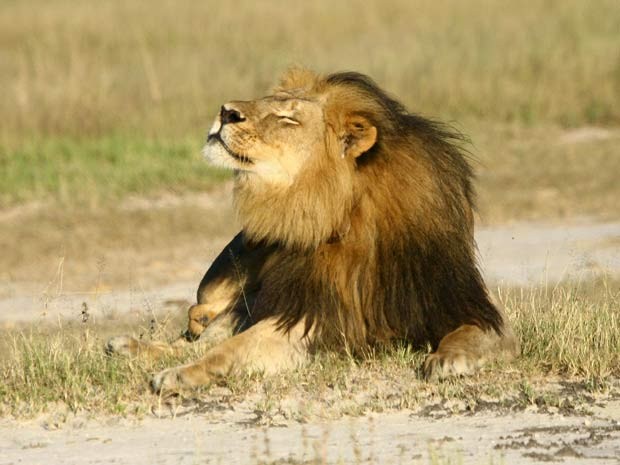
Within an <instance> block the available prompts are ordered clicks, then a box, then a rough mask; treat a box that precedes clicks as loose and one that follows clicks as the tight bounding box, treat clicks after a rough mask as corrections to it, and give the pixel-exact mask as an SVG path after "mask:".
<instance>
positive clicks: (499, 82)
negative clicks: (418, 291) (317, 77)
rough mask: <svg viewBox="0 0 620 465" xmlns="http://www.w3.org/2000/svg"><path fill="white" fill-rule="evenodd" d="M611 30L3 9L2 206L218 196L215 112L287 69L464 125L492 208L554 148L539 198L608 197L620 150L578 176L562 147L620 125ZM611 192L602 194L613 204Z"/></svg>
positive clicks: (550, 7)
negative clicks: (206, 140)
mask: <svg viewBox="0 0 620 465" xmlns="http://www.w3.org/2000/svg"><path fill="white" fill-rule="evenodd" d="M619 31H620V6H619V4H618V2H617V0H595V1H587V2H586V1H582V0H556V1H553V0H528V1H523V2H504V1H500V0H470V1H467V2H462V1H438V0H432V1H430V0H418V1H405V0H389V1H385V0H382V1H375V0H364V1H361V0H359V1H357V0H353V1H342V2H340V1H328V0H315V1H308V2H306V1H299V2H286V1H280V0H263V1H258V2H257V1H244V0H241V1H234V2H223V1H213V0H209V1H201V2H190V1H173V0H132V1H123V0H107V1H105V2H101V1H95V0H81V1H62V0H3V1H2V3H1V4H0V47H1V51H2V53H1V54H0V119H1V121H2V123H1V124H0V207H7V206H15V205H16V204H20V203H23V202H26V201H33V200H34V201H38V200H45V201H50V200H53V201H60V202H61V203H64V204H65V205H67V204H68V205H72V204H76V203H81V202H86V203H90V204H92V205H97V204H99V203H101V202H103V203H105V202H106V201H109V200H116V199H118V198H121V197H123V196H124V195H126V194H128V193H131V194H150V193H153V192H158V191H161V190H166V189H172V190H174V191H175V192H185V191H188V190H189V191H191V190H201V189H205V188H208V187H209V186H212V185H213V183H214V182H217V181H218V180H221V179H222V178H223V177H225V176H226V175H225V174H223V173H220V172H215V171H213V170H212V169H210V168H209V167H208V166H207V165H206V163H204V162H203V161H202V160H201V158H200V154H199V151H200V146H201V143H202V139H203V137H204V134H205V131H206V130H207V129H208V127H209V126H210V122H211V118H212V117H213V116H214V114H215V113H216V112H217V109H218V108H219V105H220V104H221V103H222V102H225V101H227V100H230V99H244V98H254V97H256V96H260V95H264V94H265V93H266V92H267V91H268V89H269V87H270V86H271V85H272V84H273V83H274V81H275V80H276V78H277V75H278V74H279V73H280V72H281V71H282V70H284V69H285V68H286V67H287V66H288V65H290V64H301V65H306V66H309V67H311V68H314V69H316V70H318V71H321V72H332V71H337V70H357V71H361V72H364V73H368V74H369V75H371V76H372V77H373V78H374V79H375V80H377V81H378V82H379V83H380V85H382V86H383V87H384V88H386V89H388V90H389V91H390V92H391V93H393V94H394V95H396V96H398V97H399V98H400V99H401V100H402V101H403V102H404V103H405V104H406V105H407V106H408V108H409V109H410V110H412V111H415V112H419V113H421V114H423V115H427V116H431V117H436V118H440V119H444V120H448V121H452V122H458V126H457V127H458V128H459V129H461V130H463V131H464V132H466V133H469V134H470V135H471V136H472V139H473V141H474V150H473V152H474V153H475V154H476V155H478V156H480V158H482V161H483V162H484V165H483V169H482V173H481V192H482V194H483V197H484V196H485V195H487V193H488V194H489V195H492V194H493V193H494V192H495V191H494V189H495V187H494V186H497V189H500V190H501V188H502V187H503V186H510V184H511V182H510V179H508V181H507V179H506V178H510V177H511V176H512V177H513V178H514V177H519V175H516V174H514V173H512V174H511V172H510V171H507V169H506V168H505V166H506V165H510V166H511V167H513V168H514V167H517V166H518V167H520V168H517V169H522V170H523V171H522V172H521V174H523V173H525V174H527V173H528V166H530V167H531V168H532V169H531V171H532V174H533V175H534V178H536V172H537V170H538V171H539V170H540V167H541V163H542V164H543V165H545V162H544V161H541V160H543V159H544V156H545V154H547V153H550V154H551V155H550V156H549V163H550V165H549V166H550V170H549V171H550V174H549V175H548V177H551V178H552V182H548V181H544V182H542V183H541V186H542V187H541V189H543V190H544V189H545V188H546V187H548V186H547V184H551V187H552V188H553V189H555V191H557V190H558V189H559V190H560V191H561V186H562V185H563V182H564V181H565V180H566V179H567V178H568V179H571V177H573V178H575V177H579V176H583V175H584V173H585V174H589V173H590V172H592V173H596V175H597V176H601V178H600V179H599V180H600V183H602V184H603V185H606V186H608V185H611V184H613V179H614V177H613V176H612V174H611V173H613V170H615V169H616V168H618V169H620V165H619V164H618V163H619V162H618V161H616V160H615V158H617V157H611V156H610V151H613V148H612V146H615V145H616V143H617V141H615V140H614V141H613V144H612V143H611V142H609V141H607V142H605V143H604V144H603V147H602V148H599V147H598V146H597V147H594V148H592V147H589V148H587V151H588V152H591V153H594V155H593V156H592V158H591V157H582V158H584V160H583V162H584V163H585V165H584V166H586V167H585V168H584V166H581V165H579V163H578V164H577V165H575V164H567V163H565V161H564V160H558V159H557V158H558V157H557V152H558V151H561V152H562V153H564V152H566V150H564V149H562V150H560V149H558V148H557V147H556V146H555V145H554V143H555V140H556V136H557V137H560V135H561V130H563V129H567V128H575V127H583V126H606V127H612V126H616V125H618V124H619V123H620V32H619ZM530 128H543V130H537V131H534V132H531V131H530ZM549 134H551V136H549ZM513 139H518V140H520V141H524V142H528V141H531V140H534V143H533V144H529V145H528V144H527V143H525V145H518V144H517V145H518V147H517V148H512V149H511V148H510V141H511V140H513ZM506 141H508V142H506ZM545 144H546V145H545ZM532 146H534V147H532ZM541 147H544V149H542V150H541ZM491 152H493V153H491ZM531 152H533V154H531ZM489 153H490V154H491V155H490V156H487V154H489ZM541 157H542V158H541ZM612 158H614V160H612ZM524 161H525V162H524ZM484 167H486V168H488V169H489V172H491V173H498V176H497V177H490V178H486V177H485V174H484ZM554 176H555V177H556V180H555V181H553V177H554ZM515 182H517V184H519V181H515ZM533 182H536V181H535V180H534V181H533ZM600 183H596V186H598V185H599V184H600ZM519 186H520V185H519ZM582 187H583V186H582ZM583 189H586V190H587V189H588V186H587V185H586V186H585V187H583ZM583 189H582V190H583ZM596 189H599V190H601V189H602V188H598V187H595V191H596ZM609 189H610V188H609V187H605V192H596V194H597V195H599V196H602V198H603V200H602V202H603V203H604V204H605V205H607V204H609V205H608V206H609V208H613V206H614V204H615V200H613V199H614V198H616V193H617V192H616V191H614V189H613V188H611V189H612V190H611V191H610V190H609ZM560 193H561V192H560ZM567 195H568V198H567V202H566V203H567V205H570V204H572V203H573V202H572V201H573V200H575V201H577V200H578V199H582V198H583V194H582V193H579V186H577V193H575V194H571V193H570V192H569V193H568V194H567ZM571 195H574V199H573V198H572V197H571ZM500 197H501V195H500ZM543 197H544V195H543ZM560 197H561V196H560ZM606 197H609V200H604V199H605V198H606ZM597 198H598V197H597ZM483 201H484V198H483ZM534 201H535V200H534ZM483 203H484V202H483ZM592 203H597V204H598V201H596V202H594V201H592ZM502 208H504V207H503V206H502ZM515 208H517V209H518V208H521V209H526V208H528V204H527V202H526V203H522V204H519V205H517V206H515ZM567 208H568V207H567ZM592 208H594V206H592ZM543 210H544V208H543ZM588 212H589V210H588V208H585V213H588ZM577 213H583V212H581V211H578V212H577Z"/></svg>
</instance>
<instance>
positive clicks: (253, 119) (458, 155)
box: [108, 70, 518, 392]
mask: <svg viewBox="0 0 620 465" xmlns="http://www.w3.org/2000/svg"><path fill="white" fill-rule="evenodd" d="M461 139H462V137H461V136H460V135H459V134H457V133H455V132H452V131H451V130H450V129H448V128H446V127H445V126H443V125H442V124H439V123H436V122H433V121H429V120H427V119H424V118H421V117H420V116H417V115H414V114H411V113H409V112H407V110H406V109H405V108H404V107H403V106H402V105H401V104H400V103H398V102H397V101H395V100H394V99H392V98H391V97H390V96H389V95H387V94H386V93H385V92H384V91H382V90H381V89H380V88H379V87H378V86H377V85H376V84H375V83H374V82H373V81H372V80H371V79H369V78H368V77H366V76H364V75H361V74H358V73H351V72H347V73H337V74H332V75H329V76H327V77H322V76H318V75H316V74H313V73H311V72H310V71H305V70H291V71H289V72H288V73H287V74H286V75H285V76H284V78H283V79H282V81H281V84H280V86H279V87H278V88H276V89H275V91H274V93H273V95H271V96H268V97H265V98H261V99H259V100H254V101H248V102H241V101H235V102H230V103H227V104H225V105H224V106H222V108H221V111H220V114H219V115H218V116H217V118H216V120H215V123H214V124H213V127H212V128H211V130H210V131H209V136H208V141H207V145H206V147H205V149H204V153H205V155H206V157H207V158H208V159H209V160H210V161H211V162H212V163H214V164H215V165H218V166H224V167H228V168H231V169H233V170H234V173H235V188H234V204H235V208H236V211H237V213H238V216H239V219H240V221H241V223H242V225H243V229H242V231H241V232H240V233H239V234H238V235H237V236H236V237H235V238H234V239H233V240H232V241H231V242H230V244H228V245H227V246H226V248H225V249H224V250H223V251H222V253H221V254H220V255H219V257H217V259H216V260H215V262H214V263H213V265H212V266H211V268H210V269H209V270H208V271H207V273H206V274H205V276H204V278H203V279H202V282H201V283H200V287H199V289H198V303H197V305H194V306H192V307H191V308H190V310H189V326H188V329H187V332H186V333H185V335H184V337H185V339H187V340H196V339H198V338H199V337H200V339H202V340H212V341H213V340H218V341H219V343H217V344H215V345H214V347H213V348H211V349H210V350H208V351H207V352H206V355H205V356H204V357H203V358H202V359H201V360H198V361H197V362H194V363H189V364H187V365H183V366H179V367H175V368H171V369H168V370H165V371H163V372H161V373H159V374H157V375H156V376H155V377H154V378H153V380H152V387H153V389H154V390H155V391H156V392H160V391H169V390H178V389H180V388H183V387H190V386H198V385H202V384H205V383H209V382H210V381H211V380H213V379H215V378H217V377H220V376H222V375H226V374H229V373H234V372H237V371H239V370H261V371H264V372H268V373H274V372H278V371H280V370H284V369H289V368H293V367H296V366H298V365H299V364H301V363H303V362H304V361H305V360H306V359H307V358H308V355H309V354H311V353H312V352H313V351H315V350H317V349H319V348H331V349H336V350H347V351H350V352H353V353H360V352H362V351H364V350H365V349H366V348H368V347H371V346H377V345H381V344H385V343H388V342H390V341H393V340H405V341H408V342H409V343H411V344H412V345H414V346H416V347H425V346H426V345H427V344H430V345H431V347H432V349H433V353H431V354H430V355H429V356H428V357H427V359H426V361H425V363H424V374H425V376H426V377H429V378H432V377H443V376H448V375H459V374H465V373H469V372H471V371H472V370H474V369H475V368H476V367H478V366H479V365H480V364H481V363H482V362H483V361H484V360H485V359H488V358H489V357H496V356H499V355H504V356H508V357H511V356H513V355H514V354H516V352H517V351H518V345H517V342H516V340H515V338H514V336H513V335H512V332H511V330H510V328H509V326H508V323H507V322H506V320H505V319H504V317H503V315H502V313H501V312H500V311H499V310H498V309H497V307H495V305H493V304H492V303H491V301H490V299H489V296H488V293H487V290H486V288H485V285H484V283H483V280H482V278H481V275H480V272H479V271H478V269H477V266H476V258H475V253H476V252H475V243H474V236H473V196H474V195H473V190H472V185H471V183H472V170H471V168H470V166H469V164H468V163H467V160H466V158H465V156H464V155H463V152H462V151H461V149H460V148H459V144H458V143H459V142H461ZM176 345H178V343H177V344H175V345H173V346H169V345H165V344H161V343H158V344H145V343H141V342H139V341H137V340H135V339H132V338H128V337H120V338H114V339H112V340H111V341H110V342H109V343H108V350H109V351H111V352H125V353H136V352H138V351H141V350H143V351H147V352H152V353H156V352H158V351H159V352H161V351H167V350H172V349H171V347H174V346H176Z"/></svg>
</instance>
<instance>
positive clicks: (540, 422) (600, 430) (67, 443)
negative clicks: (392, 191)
mask: <svg viewBox="0 0 620 465" xmlns="http://www.w3.org/2000/svg"><path fill="white" fill-rule="evenodd" d="M477 241H478V245H479V251H480V261H481V265H482V268H483V272H484V274H485V276H486V278H487V280H488V281H489V283H490V284H491V285H531V284H541V283H545V282H548V283H552V282H555V281H558V280H564V279H589V278H591V277H592V276H593V275H597V274H601V273H607V274H618V273H620V223H604V224H602V223H589V222H587V221H585V220H584V221H577V222H573V223H572V224H570V225H554V224H540V223H537V224H529V223H527V224H526V223H518V224H514V225H509V226H501V227H494V228H489V229H481V230H479V231H478V233H477ZM196 285H197V282H196V281H191V282H190V281H187V280H184V281H180V282H176V283H172V284H169V285H166V286H159V287H156V288H136V287H134V288H130V289H122V288H115V289H108V290H106V289H102V290H97V291H95V292H92V291H89V292H80V291H79V290H78V291H73V292H69V291H67V290H66V289H63V288H62V287H61V286H59V287H58V288H57V289H56V290H55V291H54V292H46V293H41V290H40V287H37V286H32V287H30V288H28V287H22V288H20V289H18V290H14V291H13V292H9V293H5V295H6V296H8V297H5V298H3V299H2V300H0V324H1V325H3V326H5V327H6V326H10V325H12V324H14V323H16V322H35V321H41V320H43V321H48V322H49V321H55V320H56V319H59V318H60V319H62V318H78V317H79V315H80V313H81V311H82V309H83V308H84V304H86V305H87V307H88V309H89V312H90V313H91V314H93V315H95V316H96V317H99V318H112V319H113V318H114V317H115V316H117V315H119V314H125V313H131V312H144V311H145V310H146V311H150V310H152V309H159V310H161V309H163V308H165V307H166V305H169V306H174V305H176V308H178V305H179V302H180V301H188V302H191V301H192V300H193V299H194V295H195V289H196ZM24 290H25V291H24ZM588 407H589V410H590V412H589V414H588V415H582V414H577V413H570V414H561V413H555V414H549V413H539V412H537V411H535V409H534V410H530V411H528V410H526V411H521V412H497V411H482V412H477V413H475V414H471V415H463V414H459V415H452V414H449V413H446V412H443V413H442V412H441V411H439V412H433V413H432V414H430V415H429V414H425V415H420V414H419V413H415V414H414V413H412V412H407V411H399V412H392V413H385V414H376V415H372V416H365V417H359V418H344V419H341V420H337V421H330V422H318V421H313V422H311V423H309V424H299V423H295V422H284V423H282V424H281V425H277V426H272V427H270V428H265V427H263V426H260V425H259V424H258V423H257V422H256V421H255V414H254V413H253V412H252V411H251V409H249V408H246V407H244V405H239V406H236V407H235V408H234V409H228V408H223V407H222V409H220V408H218V407H217V406H216V407H214V408H209V409H207V410H205V411H202V413H200V414H198V413H187V412H186V414H183V412H181V414H180V415H177V416H176V417H173V418H170V416H169V415H167V418H158V417H157V416H156V415H153V416H152V417H147V418H143V419H118V418H106V419H103V420H93V419H87V418H82V417H80V416H78V417H75V416H70V417H63V418H62V419H61V420H58V419H55V418H54V417H40V418H37V419H34V420H30V421H27V422H24V421H20V422H15V421H13V420H10V419H3V420H0V465H5V464H18V463H19V464H39V463H41V464H43V463H45V464H60V463H63V464H78V463H79V464H89V463H93V464H94V463H103V464H112V463H127V464H143V463H144V464H147V463H148V464H155V463H156V464H159V463H162V464H168V463H171V464H172V463H174V464H180V463H192V464H193V463H213V464H218V463H220V464H243V463H250V464H258V463H269V464H270V463H274V464H275V463H281V464H285V463H292V464H302V463H330V464H331V463H336V464H337V463H347V464H348V463H372V464H390V463H393V464H401V463H403V464H404V463H406V464H409V463H420V464H427V463H465V464H470V463H471V464H478V463H483V464H487V463H506V464H530V463H541V462H559V463H567V464H582V463H583V464H586V463H592V464H620V402H619V401H617V400H612V401H605V402H600V403H599V404H598V405H597V404H595V403H593V404H592V405H591V406H588ZM285 459H286V460H285Z"/></svg>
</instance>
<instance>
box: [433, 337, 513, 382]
mask: <svg viewBox="0 0 620 465" xmlns="http://www.w3.org/2000/svg"><path fill="white" fill-rule="evenodd" d="M518 351H519V344H518V342H517V339H516V338H515V336H514V335H513V333H512V331H511V329H510V327H508V326H506V327H505V328H504V331H503V334H502V335H499V334H497V333H496V332H495V331H493V330H489V331H484V330H482V329H481V328H479V327H478V326H475V325H462V326H460V327H458V328H457V329H455V330H454V331H452V332H451V333H448V334H447V335H445V336H444V337H443V339H441V341H440V342H439V346H438V347H437V350H436V351H435V352H433V353H432V354H430V355H429V356H428V357H427V358H426V360H425V362H424V376H425V378H427V379H436V378H444V377H447V376H455V375H464V374H469V373H472V372H473V371H475V370H476V369H478V368H479V367H480V366H481V365H482V364H484V363H485V362H486V361H488V360H490V359H496V358H502V357H503V358H506V359H510V358H512V357H514V356H515V355H517V353H518Z"/></svg>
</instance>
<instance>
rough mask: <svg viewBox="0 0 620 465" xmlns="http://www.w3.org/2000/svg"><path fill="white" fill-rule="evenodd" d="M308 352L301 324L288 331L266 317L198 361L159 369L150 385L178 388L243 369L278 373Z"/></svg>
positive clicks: (154, 389)
mask: <svg viewBox="0 0 620 465" xmlns="http://www.w3.org/2000/svg"><path fill="white" fill-rule="evenodd" d="M307 355H308V343H307V338H305V337H304V328H303V324H302V323H299V324H297V325H296V326H295V327H293V328H292V329H291V330H290V331H288V332H285V331H283V330H281V329H279V328H278V324H277V322H276V321H275V320H273V319H271V320H263V321H260V322H258V323H256V324H255V325H254V326H252V327H250V328H249V329H248V330H246V331H244V332H242V333H239V334H237V335H235V336H233V337H231V338H229V339H226V340H225V341H224V342H222V343H221V344H218V345H216V346H215V347H213V348H212V349H210V350H209V351H208V352H207V353H206V354H205V356H204V357H203V358H202V359H200V360H198V361H197V362H194V363H189V364H187V365H182V366H179V367H175V368H170V369H168V370H164V371H162V372H160V373H159V374H157V375H155V376H154V377H153V379H152V381H151V387H152V388H153V391H155V392H162V391H177V390H180V389H183V388H188V387H194V386H201V385H205V384H208V383H210V382H211V381H213V380H215V379H218V378H221V377H223V376H227V375H229V374H235V373H239V372H244V371H245V372H255V371H258V372H264V373H277V372H280V371H285V370H288V369H292V368H296V367H298V366H299V365H301V364H302V363H303V362H304V361H305V360H306V358H307Z"/></svg>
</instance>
